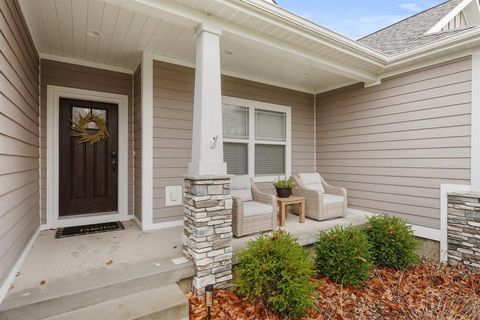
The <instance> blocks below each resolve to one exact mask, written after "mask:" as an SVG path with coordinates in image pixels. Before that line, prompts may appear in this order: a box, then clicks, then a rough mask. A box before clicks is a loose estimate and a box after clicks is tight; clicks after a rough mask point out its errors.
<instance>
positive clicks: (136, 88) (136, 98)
mask: <svg viewBox="0 0 480 320" xmlns="http://www.w3.org/2000/svg"><path fill="white" fill-rule="evenodd" d="M141 70H142V69H141V66H139V67H138V69H137V70H136V71H135V74H134V75H133V108H134V115H133V121H134V124H133V127H134V135H133V136H134V149H135V158H134V164H135V169H134V173H135V177H134V197H135V200H134V204H135V210H134V214H135V217H136V218H137V219H138V220H140V221H141V220H142V118H141V116H142V71H141Z"/></svg>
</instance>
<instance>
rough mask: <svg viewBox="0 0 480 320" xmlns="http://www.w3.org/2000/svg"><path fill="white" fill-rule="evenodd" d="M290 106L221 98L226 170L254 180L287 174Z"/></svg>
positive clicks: (267, 179) (288, 172) (264, 179)
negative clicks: (245, 175)
mask: <svg viewBox="0 0 480 320" xmlns="http://www.w3.org/2000/svg"><path fill="white" fill-rule="evenodd" d="M290 127H291V124H290V108H289V107H285V106H278V105H272V104H267V103H262V102H257V101H249V100H243V99H236V98H230V97H224V98H223V138H224V139H223V140H224V144H223V154H224V161H225V162H226V163H227V172H228V174H233V175H242V174H248V175H250V176H251V177H253V178H255V180H256V181H272V180H274V179H275V178H276V177H279V176H288V175H290V159H291V155H290V139H291V138H290Z"/></svg>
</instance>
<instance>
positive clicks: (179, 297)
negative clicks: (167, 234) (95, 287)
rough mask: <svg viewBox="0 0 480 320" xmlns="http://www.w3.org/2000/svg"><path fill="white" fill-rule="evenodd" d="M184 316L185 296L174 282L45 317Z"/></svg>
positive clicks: (165, 319) (171, 319)
mask: <svg viewBox="0 0 480 320" xmlns="http://www.w3.org/2000/svg"><path fill="white" fill-rule="evenodd" d="M77 319H78V320H84V319H92V320H94V319H95V320H97V319H98V320H133V319H142V320H147V319H148V320H149V319H156V320H177V319H178V320H183V319H188V300H187V298H186V297H185V295H184V293H183V291H182V290H181V289H180V288H179V287H178V286H177V285H175V284H171V285H167V286H164V287H161V288H158V289H152V290H147V291H142V292H138V293H135V294H132V295H128V296H124V297H121V298H117V299H113V300H109V301H105V302H102V303H99V304H95V305H92V306H88V307H85V308H81V309H77V310H74V311H70V312H67V313H64V314H61V315H57V316H53V317H49V318H46V319H45V320H77Z"/></svg>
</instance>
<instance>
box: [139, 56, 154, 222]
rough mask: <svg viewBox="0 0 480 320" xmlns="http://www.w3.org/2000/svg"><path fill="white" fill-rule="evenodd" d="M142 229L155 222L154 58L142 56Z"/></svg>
mask: <svg viewBox="0 0 480 320" xmlns="http://www.w3.org/2000/svg"><path fill="white" fill-rule="evenodd" d="M141 113H142V115H141V122H142V229H143V230H150V229H152V224H153V58H152V53H151V52H147V51H145V52H143V56H142V109H141Z"/></svg>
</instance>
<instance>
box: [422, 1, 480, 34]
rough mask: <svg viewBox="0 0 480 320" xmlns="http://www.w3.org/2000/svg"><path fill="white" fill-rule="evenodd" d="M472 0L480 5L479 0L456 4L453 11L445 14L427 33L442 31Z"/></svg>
mask: <svg viewBox="0 0 480 320" xmlns="http://www.w3.org/2000/svg"><path fill="white" fill-rule="evenodd" d="M472 1H475V2H476V4H477V7H478V6H479V5H478V1H477V0H464V1H462V2H461V3H460V4H459V5H458V6H456V7H455V8H454V9H453V10H452V11H450V12H449V13H448V14H447V15H445V16H444V17H443V18H442V19H440V21H438V22H437V23H435V25H434V26H433V27H431V28H430V29H429V30H428V31H427V32H426V33H425V34H432V33H437V32H441V31H442V29H443V27H445V26H446V25H447V24H448V23H449V22H450V21H451V20H452V19H453V18H455V17H456V16H457V14H459V13H460V12H462V10H463V9H465V8H466V7H467V6H468V5H470V4H471V3H472ZM479 13H480V7H479Z"/></svg>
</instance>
